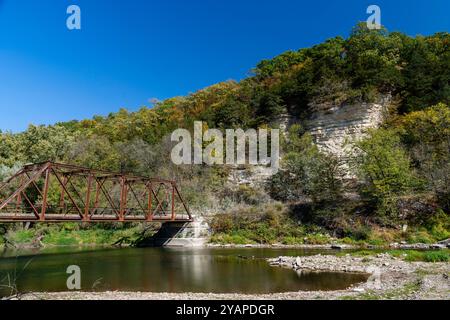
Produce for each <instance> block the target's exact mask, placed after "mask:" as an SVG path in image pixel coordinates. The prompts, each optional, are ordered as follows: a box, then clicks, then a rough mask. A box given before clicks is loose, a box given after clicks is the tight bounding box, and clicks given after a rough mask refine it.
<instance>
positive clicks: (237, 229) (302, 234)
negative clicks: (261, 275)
mask: <svg viewBox="0 0 450 320" xmlns="http://www.w3.org/2000/svg"><path fill="white" fill-rule="evenodd" d="M449 45H450V35H449V34H448V33H437V34H434V35H430V36H426V37H424V36H417V37H414V38H413V37H409V36H407V35H405V34H402V33H399V32H393V33H389V32H388V31H387V30H385V29H382V30H368V29H367V28H366V27H365V25H364V24H359V25H357V26H356V27H355V28H354V30H353V31H352V33H351V35H350V36H349V37H348V38H347V39H343V38H341V37H336V38H332V39H328V40H326V41H325V42H323V43H321V44H318V45H315V46H313V47H311V48H303V49H300V50H298V51H289V52H286V53H283V54H281V55H279V56H277V57H275V58H273V59H270V60H264V61H262V62H260V63H259V64H258V65H257V66H256V68H255V69H254V70H253V75H252V76H250V77H248V78H246V79H244V80H242V81H240V82H236V81H226V82H222V83H218V84H215V85H213V86H210V87H207V88H205V89H202V90H200V91H198V92H195V93H192V94H190V95H188V96H185V97H175V98H170V99H166V100H164V101H161V102H157V103H156V104H155V105H154V106H153V107H152V108H148V107H142V108H141V109H140V110H139V111H137V112H128V111H127V110H125V109H121V110H120V111H119V112H116V113H111V114H109V115H108V116H106V117H101V116H95V117H93V118H92V119H87V120H82V121H71V122H64V123H58V124H55V125H52V126H35V125H30V127H29V128H28V130H26V131H24V132H21V133H18V134H12V133H10V132H3V133H1V132H0V179H4V178H6V177H8V176H10V175H11V174H12V173H13V172H14V171H16V170H17V168H19V167H20V166H21V165H23V164H24V163H28V162H40V161H48V160H52V161H59V162H66V163H72V164H78V165H81V166H86V167H92V168H97V169H107V170H111V171H119V172H129V173H133V174H138V175H145V176H162V177H165V178H170V179H175V180H177V181H178V183H179V186H180V188H181V189H182V190H183V195H184V197H185V199H186V201H187V202H188V203H189V204H190V207H191V210H192V211H193V212H196V213H202V212H208V213H211V212H213V213H218V214H219V215H218V217H220V219H219V218H217V219H215V221H213V222H212V225H213V232H214V235H213V238H212V241H214V242H223V243H225V242H232V243H274V242H279V243H286V244H300V243H325V242H329V241H339V242H343V243H361V242H365V243H371V244H378V245H381V244H385V243H388V242H390V241H400V240H406V241H419V242H425V243H430V242H434V241H437V240H442V239H446V238H448V237H449V235H450V218H449V210H450V162H449V160H448V159H449V158H450V129H449V128H450V109H449V103H450V84H449V83H450V50H449ZM384 95H390V96H392V97H393V99H392V100H393V101H394V102H395V103H393V104H392V105H391V106H390V110H389V117H388V119H387V120H386V121H385V123H384V125H383V127H382V128H380V129H378V130H372V131H370V132H369V134H368V135H367V137H366V138H365V139H363V140H361V141H358V142H352V141H349V143H350V144H352V146H353V149H354V150H356V152H354V153H353V154H352V155H351V163H350V164H351V165H352V167H353V169H354V170H355V172H357V173H358V175H359V181H358V182H355V183H353V184H346V183H344V182H343V181H342V179H341V178H342V176H343V172H342V167H341V163H342V161H343V159H338V158H336V157H334V156H332V155H329V154H325V153H323V152H320V151H319V150H318V148H317V147H316V146H315V145H314V144H313V141H312V137H311V136H310V134H309V133H308V132H306V131H305V130H304V129H303V127H302V125H295V126H292V127H291V129H290V131H289V134H288V135H287V137H286V139H285V141H283V143H282V146H283V150H282V151H283V159H282V170H280V171H279V173H278V174H277V175H275V176H274V177H273V178H272V179H271V181H269V183H268V185H267V188H266V190H256V189H253V188H251V187H246V186H244V187H242V186H241V187H237V188H232V187H230V186H229V184H227V183H226V182H227V178H228V176H229V170H230V169H229V168H227V167H207V166H198V165H192V166H191V165H183V166H175V165H174V164H172V163H171V162H170V161H167V159H169V158H170V152H171V148H172V142H171V141H170V137H169V136H170V133H171V132H172V131H173V130H174V129H176V128H180V127H183V128H188V129H189V130H192V127H193V126H192V124H193V122H194V121H195V120H202V121H204V122H205V123H206V125H207V126H208V127H210V128H219V129H222V130H223V129H225V128H236V127H240V128H258V127H268V126H269V124H271V123H272V121H273V120H276V119H277V118H278V117H279V116H280V115H281V114H284V113H286V112H287V113H289V114H291V115H293V116H296V117H297V118H298V120H299V121H298V122H299V123H303V122H304V120H306V119H307V117H308V116H309V115H311V113H312V112H314V111H317V110H324V109H327V108H329V107H330V106H335V107H339V106H341V105H342V104H346V103H354V102H374V101H377V100H379V99H380V97H381V96H384ZM349 193H350V194H352V193H353V194H359V195H360V198H359V199H357V200H349V199H348V198H347V197H346V195H348V194H349ZM2 196H3V195H2V194H0V197H2ZM30 197H31V198H32V200H33V201H39V195H37V194H35V195H30ZM50 197H52V186H50ZM277 201H280V202H282V204H280V203H278V202H277ZM280 217H282V218H280ZM219 220H220V221H219ZM402 225H407V226H408V229H407V231H402V230H401V226H402ZM14 228H16V229H14V230H12V231H10V230H6V231H5V232H4V234H6V236H7V237H9V239H10V240H11V241H14V242H18V243H27V242H32V241H34V240H35V239H36V236H37V233H39V232H42V233H43V238H42V242H44V243H57V244H80V243H83V244H84V243H111V242H114V241H116V239H119V238H121V237H129V238H130V239H132V238H133V235H132V231H127V228H126V227H124V228H120V227H117V226H116V227H114V228H109V227H102V226H95V227H89V228H88V227H86V228H84V227H80V229H79V230H78V229H76V230H71V229H70V228H69V229H68V228H67V227H66V226H56V227H49V230H51V232H50V231H45V232H44V231H42V230H40V229H39V227H38V226H36V227H34V228H32V229H30V230H20V228H19V229H17V227H14ZM133 228H135V227H132V228H131V230H134V229H133ZM100 230H102V231H100ZM8 232H10V233H8ZM128 232H130V234H128ZM12 233H14V234H12Z"/></svg>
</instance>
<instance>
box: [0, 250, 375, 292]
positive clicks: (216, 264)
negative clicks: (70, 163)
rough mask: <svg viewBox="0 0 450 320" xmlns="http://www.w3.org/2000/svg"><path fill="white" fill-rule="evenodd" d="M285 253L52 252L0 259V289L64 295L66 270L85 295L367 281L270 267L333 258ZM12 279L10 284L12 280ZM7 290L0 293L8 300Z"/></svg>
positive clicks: (285, 288)
mask: <svg viewBox="0 0 450 320" xmlns="http://www.w3.org/2000/svg"><path fill="white" fill-rule="evenodd" d="M335 252H336V251H331V250H311V249H286V248H198V249H196V248H120V249H116V248H104V249H98V248H97V249H92V248H91V249H89V248H52V249H45V250H34V251H33V250H20V251H4V252H3V253H2V254H1V253H0V281H1V284H2V285H5V284H7V283H8V282H9V283H11V284H12V283H15V284H16V285H17V288H18V290H19V291H20V292H36V291H53V292H55V291H67V286H66V281H67V278H68V277H69V274H67V273H66V270H67V267H68V266H70V265H77V266H79V267H80V270H81V286H82V288H81V289H82V290H84V291H106V290H120V291H146V292H213V293H274V292H290V291H300V290H306V291H309V290H338V289H345V288H347V287H349V286H350V285H352V284H355V283H358V282H362V281H365V280H366V279H367V275H364V274H354V273H333V272H320V273H318V272H302V273H300V272H298V273H297V272H295V271H293V270H289V269H283V268H280V267H271V266H269V264H268V263H267V261H266V260H265V258H269V257H277V256H282V255H286V256H300V255H311V254H318V253H322V254H334V253H335ZM14 279H15V280H14ZM8 292H9V289H8V288H3V289H2V290H0V295H3V296H5V295H7V294H8Z"/></svg>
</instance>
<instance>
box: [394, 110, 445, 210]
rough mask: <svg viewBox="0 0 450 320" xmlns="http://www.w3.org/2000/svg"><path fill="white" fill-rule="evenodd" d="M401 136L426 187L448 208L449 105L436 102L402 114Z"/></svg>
mask: <svg viewBox="0 0 450 320" xmlns="http://www.w3.org/2000/svg"><path fill="white" fill-rule="evenodd" d="M400 128H401V137H402V140H403V141H404V143H405V144H406V146H407V147H408V150H409V152H410V154H411V158H412V160H413V163H414V165H415V167H416V168H417V169H418V172H419V174H420V175H421V176H422V177H423V178H424V180H425V181H426V186H427V189H428V190H430V191H432V192H434V193H435V194H436V195H437V196H438V198H439V199H440V201H441V204H442V206H443V207H444V208H446V209H449V208H450V161H449V159H450V108H449V107H448V106H447V105H445V104H443V103H440V104H437V105H435V106H433V107H430V108H427V109H424V110H422V111H416V112H412V113H410V114H407V115H405V116H404V117H403V118H402V119H401V123H400Z"/></svg>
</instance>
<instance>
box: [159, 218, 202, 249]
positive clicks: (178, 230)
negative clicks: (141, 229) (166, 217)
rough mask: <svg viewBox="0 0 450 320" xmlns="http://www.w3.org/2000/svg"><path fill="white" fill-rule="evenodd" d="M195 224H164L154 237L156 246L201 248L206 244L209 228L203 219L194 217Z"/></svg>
mask: <svg viewBox="0 0 450 320" xmlns="http://www.w3.org/2000/svg"><path fill="white" fill-rule="evenodd" d="M193 218H194V221H193V222H164V223H163V224H162V225H161V229H160V230H159V231H158V232H157V233H156V234H155V235H154V236H153V237H152V243H153V245H154V246H164V247H199V246H203V245H205V244H206V242H207V241H208V237H209V233H210V232H209V226H208V224H207V223H206V222H205V220H204V219H203V218H202V217H193Z"/></svg>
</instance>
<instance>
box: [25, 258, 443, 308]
mask: <svg viewBox="0 0 450 320" xmlns="http://www.w3.org/2000/svg"><path fill="white" fill-rule="evenodd" d="M268 263H270V264H271V265H272V266H273V267H276V268H279V267H284V268H290V269H293V272H305V271H340V272H363V273H368V274H370V277H369V279H368V281H367V282H365V283H361V284H358V285H355V286H353V287H350V288H348V289H346V290H338V291H299V292H286V293H272V294H234V293H224V294H216V293H152V292H120V291H108V292H58V293H47V292H37V293H29V294H25V295H23V296H21V297H20V298H21V299H34V300H35V299H60V300H271V299H273V300H310V299H315V300H317V299H322V300H326V299H332V300H335V299H363V300H366V299H401V300H403V299H408V300H426V299H440V300H450V280H449V276H450V264H449V263H445V262H440V263H428V262H406V261H403V260H401V259H399V258H396V257H393V256H391V255H389V254H378V255H376V256H367V257H354V256H351V255H349V254H347V255H344V256H334V255H320V254H319V255H315V256H302V257H278V258H274V259H268Z"/></svg>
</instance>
